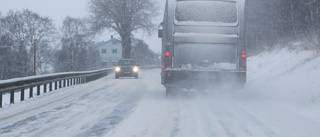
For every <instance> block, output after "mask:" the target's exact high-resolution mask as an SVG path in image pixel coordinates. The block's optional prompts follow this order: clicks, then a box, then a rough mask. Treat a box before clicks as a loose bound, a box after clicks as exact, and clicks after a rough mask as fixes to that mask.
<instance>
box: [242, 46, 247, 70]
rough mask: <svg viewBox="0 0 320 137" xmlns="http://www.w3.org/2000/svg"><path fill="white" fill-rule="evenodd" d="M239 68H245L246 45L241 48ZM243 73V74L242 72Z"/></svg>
mask: <svg viewBox="0 0 320 137" xmlns="http://www.w3.org/2000/svg"><path fill="white" fill-rule="evenodd" d="M241 69H242V70H247V53H246V47H243V48H242V58H241ZM242 75H243V74H242Z"/></svg>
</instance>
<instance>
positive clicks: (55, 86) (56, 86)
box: [54, 81, 58, 90]
mask: <svg viewBox="0 0 320 137" xmlns="http://www.w3.org/2000/svg"><path fill="white" fill-rule="evenodd" d="M57 84H58V82H57V81H55V82H54V90H57V89H58V85H57Z"/></svg>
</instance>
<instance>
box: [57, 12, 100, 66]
mask: <svg viewBox="0 0 320 137" xmlns="http://www.w3.org/2000/svg"><path fill="white" fill-rule="evenodd" d="M87 24H88V23H87V22H86V21H85V20H84V19H79V18H72V17H67V18H65V20H64V22H63V27H62V38H61V46H62V47H61V49H60V50H59V51H57V53H56V54H57V55H56V56H57V58H56V61H55V64H56V65H55V71H56V72H68V71H83V70H91V69H93V68H96V64H95V63H96V62H97V61H98V60H97V61H95V60H96V59H97V58H98V56H96V55H97V53H96V52H95V51H94V49H93V48H92V47H91V46H92V45H93V42H92V36H91V35H89V31H88V28H89V27H88V25H87Z"/></svg>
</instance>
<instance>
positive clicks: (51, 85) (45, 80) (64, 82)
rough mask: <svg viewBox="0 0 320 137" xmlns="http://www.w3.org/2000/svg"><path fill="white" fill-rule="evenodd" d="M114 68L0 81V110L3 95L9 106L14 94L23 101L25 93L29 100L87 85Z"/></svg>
mask: <svg viewBox="0 0 320 137" xmlns="http://www.w3.org/2000/svg"><path fill="white" fill-rule="evenodd" d="M139 68H140V69H156V68H160V66H140V67H139ZM113 70H114V68H107V69H101V70H95V71H84V72H66V73H56V74H48V75H40V76H31V77H24V78H16V79H10V80H4V81H0V108H2V106H3V104H2V102H3V101H2V100H3V95H5V94H10V104H14V102H15V93H18V92H20V101H24V100H25V91H27V90H28V91H29V98H33V94H34V92H35V91H36V93H37V94H36V95H37V96H39V95H40V94H41V89H42V91H43V93H47V92H51V91H53V90H57V89H60V88H64V87H69V86H73V85H78V84H83V83H87V82H90V81H93V80H97V79H99V78H102V77H104V76H106V75H108V74H109V73H111V72H113Z"/></svg>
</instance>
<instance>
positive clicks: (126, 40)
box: [121, 33, 131, 59]
mask: <svg viewBox="0 0 320 137" xmlns="http://www.w3.org/2000/svg"><path fill="white" fill-rule="evenodd" d="M121 39H122V40H121V44H122V58H124V59H129V58H131V42H130V39H131V38H130V34H127V33H126V34H124V35H122V36H121Z"/></svg>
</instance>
